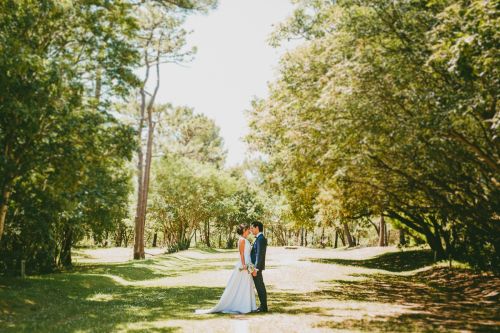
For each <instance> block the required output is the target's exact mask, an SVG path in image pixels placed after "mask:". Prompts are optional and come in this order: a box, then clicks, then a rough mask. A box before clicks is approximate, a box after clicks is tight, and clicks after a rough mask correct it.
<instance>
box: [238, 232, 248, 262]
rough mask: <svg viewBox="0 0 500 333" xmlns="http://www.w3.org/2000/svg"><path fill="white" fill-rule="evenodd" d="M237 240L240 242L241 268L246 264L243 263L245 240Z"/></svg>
mask: <svg viewBox="0 0 500 333" xmlns="http://www.w3.org/2000/svg"><path fill="white" fill-rule="evenodd" d="M239 242H240V246H239V248H240V259H241V265H242V266H243V267H242V268H243V269H247V266H246V264H245V255H244V253H245V240H244V239H240V240H239Z"/></svg>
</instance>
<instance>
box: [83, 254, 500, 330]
mask: <svg viewBox="0 0 500 333" xmlns="http://www.w3.org/2000/svg"><path fill="white" fill-rule="evenodd" d="M100 251H102V252H100ZM113 251H116V252H115V253H114V255H112V256H109V254H110V252H109V250H94V251H86V252H85V254H86V255H88V256H89V257H87V258H81V259H79V261H80V262H81V263H87V264H90V263H97V262H103V261H105V260H107V261H109V258H113V260H114V261H117V262H123V263H126V262H127V260H129V255H130V251H129V250H125V251H124V250H123V249H115V250H113ZM147 252H148V253H150V254H152V255H151V256H150V257H151V258H152V259H151V260H150V261H147V262H145V263H133V266H134V267H135V268H137V269H141V267H142V268H143V269H148V270H152V271H154V272H155V274H157V276H153V277H152V278H151V279H131V278H130V277H127V276H125V275H123V276H120V274H113V271H112V270H111V271H107V270H106V269H104V270H103V271H102V273H100V272H99V269H98V267H99V266H96V267H92V273H91V274H104V275H106V276H109V277H110V278H112V279H113V280H114V281H115V282H116V283H120V284H122V285H125V286H140V287H160V288H167V289H166V290H168V288H179V287H180V288H182V287H203V288H207V287H208V288H214V289H215V288H218V290H220V291H219V293H216V294H217V295H219V294H220V293H221V291H222V288H223V287H224V286H225V283H226V281H227V279H228V277H229V275H230V271H231V268H232V266H233V264H234V263H235V262H236V259H235V257H236V253H235V252H234V251H211V252H203V251H200V250H189V251H185V252H182V253H178V254H173V255H168V256H161V255H158V251H157V252H156V253H155V252H154V251H153V250H148V251H147ZM412 255H413V252H411V251H410V252H406V253H400V252H399V251H398V250H397V249H395V248H378V247H374V248H361V249H352V250H332V249H330V250H321V249H308V248H297V249H286V248H270V249H269V250H268V263H267V269H266V271H265V273H264V279H265V282H266V284H267V286H268V292H269V307H270V310H271V312H270V313H268V314H263V315H261V314H259V315H255V314H252V315H246V316H243V315H208V316H202V317H199V316H194V317H193V316H191V315H189V316H188V318H186V319H183V318H176V319H174V320H168V321H162V320H159V321H155V322H151V321H148V322H136V323H134V324H133V325H132V326H131V325H130V324H127V325H125V326H123V327H122V329H123V330H124V331H127V330H130V329H134V327H136V328H141V327H142V328H144V327H150V329H155V330H156V329H160V330H161V329H162V328H167V327H178V328H181V330H182V331H185V332H200V331H207V330H208V331H214V332H234V331H237V332H270V331H273V332H331V331H332V330H335V331H339V332H342V331H346V332H352V331H391V332H401V331H408V332H413V331H462V332H463V331H477V330H479V331H492V330H496V329H497V327H498V324H500V322H499V321H498V319H499V317H498V314H499V312H498V294H497V295H496V296H495V294H494V293H495V288H497V287H498V285H496V284H494V285H493V286H490V289H491V290H490V294H491V292H493V294H492V295H493V297H491V295H490V297H489V298H485V299H482V298H481V299H480V300H478V299H472V300H471V299H467V298H464V297H462V296H461V295H460V294H459V293H460V292H459V291H458V290H443V288H440V286H429V284H428V283H426V279H427V278H428V276H427V277H426V276H425V274H427V273H426V271H428V270H429V269H430V268H431V266H427V265H426V264H429V263H430V261H431V259H430V257H429V256H428V255H427V256H426V255H425V254H423V253H421V252H418V253H417V257H415V256H414V257H412ZM401 256H402V257H401ZM422 256H423V257H422ZM105 258H107V259H105ZM405 261H409V262H405ZM405 265H406V266H405ZM377 267H383V268H385V269H380V268H377ZM443 283H444V284H446V281H444V282H443ZM495 283H498V281H496V282H495ZM497 291H498V289H497ZM483 296H484V295H483ZM216 301H217V297H215V298H213V299H212V300H210V302H211V303H212V304H214V303H215V302H216ZM478 301H479V302H483V301H484V302H486V303H485V305H486V306H487V308H488V307H489V309H490V310H487V311H484V308H483V309H482V308H481V306H479V305H478V304H477V302H478ZM195 303H196V301H195ZM193 307H195V308H196V307H207V306H206V305H203V304H202V302H201V300H200V304H199V306H197V304H193Z"/></svg>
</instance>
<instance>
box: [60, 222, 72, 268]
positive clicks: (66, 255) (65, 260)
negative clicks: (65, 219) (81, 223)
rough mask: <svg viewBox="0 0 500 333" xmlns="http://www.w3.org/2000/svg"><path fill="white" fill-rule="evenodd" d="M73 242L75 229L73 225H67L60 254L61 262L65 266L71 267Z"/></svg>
mask: <svg viewBox="0 0 500 333" xmlns="http://www.w3.org/2000/svg"><path fill="white" fill-rule="evenodd" d="M72 243H73V230H71V227H69V226H66V227H65V228H64V238H63V242H62V246H61V253H60V256H59V262H60V263H61V265H63V266H64V267H71V265H72V263H71V245H72Z"/></svg>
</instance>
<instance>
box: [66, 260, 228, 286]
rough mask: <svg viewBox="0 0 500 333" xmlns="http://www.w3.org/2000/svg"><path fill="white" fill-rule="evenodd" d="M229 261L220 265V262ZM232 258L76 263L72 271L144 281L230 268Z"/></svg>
mask: <svg viewBox="0 0 500 333" xmlns="http://www.w3.org/2000/svg"><path fill="white" fill-rule="evenodd" d="M225 262H227V263H230V264H228V265H221V263H225ZM234 262H235V260H234V259H223V258H221V259H213V260H212V259H204V260H199V261H194V260H190V259H184V258H175V257H162V258H154V259H147V260H142V261H129V262H125V263H106V264H101V263H98V264H78V265H75V267H74V268H73V272H74V273H89V274H110V275H115V276H118V277H121V278H123V279H125V280H127V281H145V280H152V279H159V278H165V277H174V276H180V275H183V274H193V273H199V272H205V271H213V270H219V269H232V268H233V267H234V265H233V263H234Z"/></svg>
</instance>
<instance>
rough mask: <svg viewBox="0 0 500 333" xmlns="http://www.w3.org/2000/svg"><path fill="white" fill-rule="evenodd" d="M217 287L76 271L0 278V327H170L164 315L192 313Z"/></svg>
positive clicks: (218, 290) (214, 295)
mask: <svg viewBox="0 0 500 333" xmlns="http://www.w3.org/2000/svg"><path fill="white" fill-rule="evenodd" d="M222 291H223V290H222V289H221V288H202V287H180V288H163V287H162V288H159V287H130V286H129V287H124V286H122V285H119V284H116V283H114V281H113V280H112V279H110V278H107V277H102V276H89V275H86V276H82V275H78V274H52V275H46V276H42V277H30V278H28V279H26V280H20V279H2V280H0V327H2V332H77V331H92V332H110V331H115V330H123V331H134V332H136V331H144V332H173V331H177V330H178V329H179V328H178V327H168V325H167V322H168V320H172V319H183V320H189V319H195V317H196V316H195V315H194V310H195V309H197V308H209V307H211V306H213V305H214V303H215V302H216V300H217V299H218V297H220V295H221V294H222ZM198 318H199V317H198ZM129 325H132V326H129Z"/></svg>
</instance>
